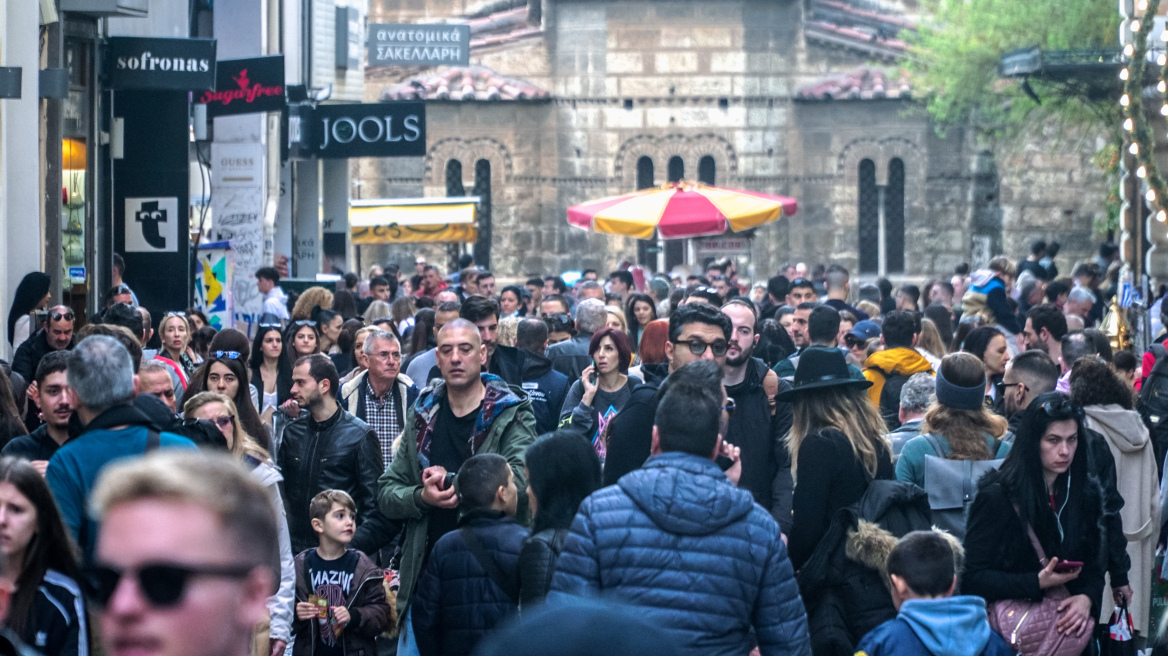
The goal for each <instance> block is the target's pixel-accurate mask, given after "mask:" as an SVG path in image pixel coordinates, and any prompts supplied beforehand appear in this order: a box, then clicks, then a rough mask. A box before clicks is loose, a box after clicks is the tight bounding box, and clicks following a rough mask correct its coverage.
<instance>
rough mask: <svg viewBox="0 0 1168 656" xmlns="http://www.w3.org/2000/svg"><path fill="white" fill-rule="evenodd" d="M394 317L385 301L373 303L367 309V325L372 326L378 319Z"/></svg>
mask: <svg viewBox="0 0 1168 656" xmlns="http://www.w3.org/2000/svg"><path fill="white" fill-rule="evenodd" d="M391 317H393V310H392V309H391V308H390V307H389V303H386V302H385V301H373V302H372V303H370V304H369V307H367V308H365V325H366V326H372V325H373V324H374V322H376V321H377V320H378V319H387V318H391Z"/></svg>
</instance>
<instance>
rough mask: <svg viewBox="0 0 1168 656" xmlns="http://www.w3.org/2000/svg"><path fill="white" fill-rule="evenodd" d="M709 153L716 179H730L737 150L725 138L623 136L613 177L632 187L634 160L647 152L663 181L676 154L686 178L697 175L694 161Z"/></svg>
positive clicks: (695, 177) (734, 170)
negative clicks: (671, 159)
mask: <svg viewBox="0 0 1168 656" xmlns="http://www.w3.org/2000/svg"><path fill="white" fill-rule="evenodd" d="M706 155H709V156H711V157H713V158H714V164H715V167H716V168H717V170H718V171H719V173H718V178H719V180H730V179H733V178H736V177H737V176H738V154H737V153H736V152H735V150H734V146H733V145H732V144H731V143H730V142H729V141H728V140H726V139H725V138H723V137H720V136H718V135H715V134H712V133H706V134H698V135H687V134H681V133H672V134H667V135H665V136H663V137H655V136H652V135H647V134H642V135H637V136H635V137H632V138H631V139H628V140H626V141H625V142H624V143H623V144H621V147H620V148H619V149H618V150H617V154H616V158H615V160H614V163H613V179H614V181H615V182H616V183H617V184H619V185H620V186H621V187H622V188H624V189H633V188H635V187H636V184H637V160H639V159H640V158H641V157H643V156H648V157H650V158H651V159H652V160H653V168H654V177H655V178H656V179H657V180H658V181H664V180H665V179H666V177H667V173H666V171H667V170H668V169H667V167H668V165H669V160H670V158H672V157H675V156H676V157H680V158H681V160H682V162H684V163H685V177H686V179H695V180H696V179H697V173H698V161H699V160H701V158H702V157H704V156H706Z"/></svg>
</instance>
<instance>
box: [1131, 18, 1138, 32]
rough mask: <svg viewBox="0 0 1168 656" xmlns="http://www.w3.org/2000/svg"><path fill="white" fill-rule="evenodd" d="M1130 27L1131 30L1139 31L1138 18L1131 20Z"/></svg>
mask: <svg viewBox="0 0 1168 656" xmlns="http://www.w3.org/2000/svg"><path fill="white" fill-rule="evenodd" d="M1131 27H1132V32H1139V31H1140V22H1139V21H1138V20H1133V21H1132V22H1131Z"/></svg>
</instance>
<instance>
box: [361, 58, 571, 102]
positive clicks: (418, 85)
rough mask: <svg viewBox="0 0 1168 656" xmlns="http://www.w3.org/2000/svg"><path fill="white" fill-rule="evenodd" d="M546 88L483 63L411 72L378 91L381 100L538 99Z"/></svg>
mask: <svg viewBox="0 0 1168 656" xmlns="http://www.w3.org/2000/svg"><path fill="white" fill-rule="evenodd" d="M550 97H551V94H550V93H548V91H547V90H546V89H542V88H540V87H537V86H535V85H534V84H532V83H530V82H528V81H526V80H520V79H518V78H513V77H507V76H505V75H501V74H500V73H499V72H498V71H495V70H493V69H490V68H487V67H486V66H452V67H449V68H446V69H443V70H440V71H436V72H426V73H420V74H418V75H415V76H414V77H411V78H409V79H408V80H404V81H402V82H399V83H397V84H394V85H393V86H390V87H387V88H386V89H385V90H384V91H382V92H381V100H383V101H386V100H465V101H471V100H492V101H493V100H539V99H546V98H550Z"/></svg>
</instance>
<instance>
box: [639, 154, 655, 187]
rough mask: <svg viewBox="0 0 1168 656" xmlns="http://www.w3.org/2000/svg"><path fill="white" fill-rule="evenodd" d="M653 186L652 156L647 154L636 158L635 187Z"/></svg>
mask: <svg viewBox="0 0 1168 656" xmlns="http://www.w3.org/2000/svg"><path fill="white" fill-rule="evenodd" d="M652 186H653V158H651V157H649V156H648V155H643V156H641V159H638V160H637V189H638V190H641V189H648V188H649V187H652Z"/></svg>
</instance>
